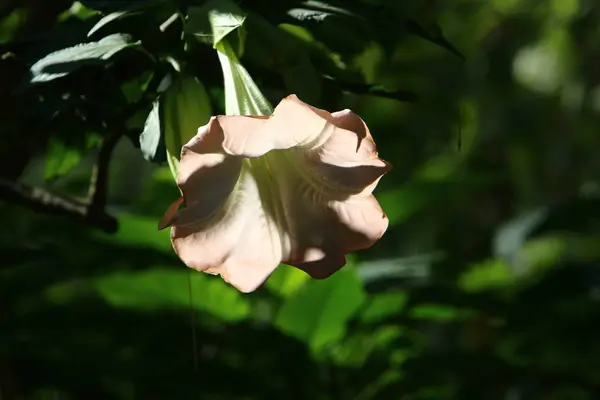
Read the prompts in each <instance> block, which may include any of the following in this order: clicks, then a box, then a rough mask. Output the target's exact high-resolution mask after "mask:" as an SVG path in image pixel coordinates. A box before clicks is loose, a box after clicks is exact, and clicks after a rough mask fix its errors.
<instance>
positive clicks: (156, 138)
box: [140, 99, 167, 163]
mask: <svg viewBox="0 0 600 400" xmlns="http://www.w3.org/2000/svg"><path fill="white" fill-rule="evenodd" d="M140 150H141V151H142V154H143V156H144V158H145V159H146V160H148V161H151V162H155V163H163V162H165V161H167V156H166V151H165V150H166V149H165V141H164V136H163V134H162V127H161V120H160V101H159V100H158V99H157V100H155V101H154V103H153V104H152V110H150V113H149V114H148V117H147V118H146V122H145V123H144V130H143V131H142V133H141V135H140Z"/></svg>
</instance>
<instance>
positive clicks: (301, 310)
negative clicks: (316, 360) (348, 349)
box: [275, 267, 365, 354]
mask: <svg viewBox="0 0 600 400" xmlns="http://www.w3.org/2000/svg"><path fill="white" fill-rule="evenodd" d="M364 301H365V292H364V289H363V286H362V283H361V281H360V280H359V279H358V277H357V276H356V274H355V272H354V270H353V269H351V268H348V267H347V268H344V269H341V270H340V271H338V272H337V273H335V274H334V275H332V276H331V277H329V278H327V279H324V280H314V281H310V282H308V283H307V284H306V285H304V286H303V287H302V288H301V289H300V290H298V291H297V292H295V293H294V294H293V295H292V296H290V297H289V298H287V299H286V301H285V302H284V303H283V305H282V307H281V309H280V310H279V312H278V314H277V316H276V318H275V325H276V326H277V327H278V328H279V329H281V330H282V331H283V332H285V333H287V334H289V335H291V336H294V337H296V338H298V339H301V340H303V341H305V342H306V343H307V344H308V345H309V346H310V348H311V350H312V351H313V353H315V354H318V353H320V352H321V351H322V350H323V349H324V348H325V347H326V346H328V345H330V344H334V343H336V342H338V341H339V340H341V339H342V338H343V337H344V334H345V331H346V323H347V322H348V321H349V320H350V318H351V317H352V316H354V314H355V313H356V312H357V311H358V309H359V308H360V306H361V305H362V304H363V302H364Z"/></svg>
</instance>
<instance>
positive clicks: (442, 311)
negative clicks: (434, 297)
mask: <svg viewBox="0 0 600 400" xmlns="http://www.w3.org/2000/svg"><path fill="white" fill-rule="evenodd" d="M474 314H475V311H473V310H469V309H464V308H456V307H452V306H448V305H445V304H436V303H428V304H420V305H418V306H415V307H413V308H412V309H411V310H410V316H411V318H414V319H424V320H430V321H436V322H440V323H445V322H452V321H460V320H463V319H466V318H469V317H472V316H473V315H474Z"/></svg>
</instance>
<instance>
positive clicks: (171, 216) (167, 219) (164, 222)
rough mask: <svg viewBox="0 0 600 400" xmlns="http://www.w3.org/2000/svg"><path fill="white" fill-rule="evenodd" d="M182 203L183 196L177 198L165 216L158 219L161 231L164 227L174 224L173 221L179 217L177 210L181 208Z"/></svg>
mask: <svg viewBox="0 0 600 400" xmlns="http://www.w3.org/2000/svg"><path fill="white" fill-rule="evenodd" d="M182 203H183V197H179V198H178V199H177V200H175V201H174V202H173V203H171V205H170V206H169V208H167V211H166V212H165V215H163V217H162V218H161V219H160V221H158V230H159V231H162V230H163V229H165V228H168V227H169V226H171V225H172V224H173V222H174V221H175V218H176V217H177V211H178V210H179V206H180V205H181V204H182Z"/></svg>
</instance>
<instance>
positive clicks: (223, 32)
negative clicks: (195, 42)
mask: <svg viewBox="0 0 600 400" xmlns="http://www.w3.org/2000/svg"><path fill="white" fill-rule="evenodd" d="M245 20H246V15H245V14H244V12H243V11H242V9H241V8H239V7H238V6H237V4H235V3H234V2H232V1H229V0H211V1H208V2H206V3H205V4H204V5H203V6H202V7H190V9H189V11H188V20H187V22H186V24H185V28H184V30H185V31H186V32H187V33H190V34H192V35H194V36H196V37H198V38H199V39H200V40H201V41H203V42H205V41H206V38H208V37H210V38H211V41H212V44H213V47H214V48H217V45H218V44H219V43H220V42H221V40H223V39H224V38H225V36H227V35H229V34H230V33H231V32H233V31H235V30H236V29H238V28H240V27H241V26H242V25H243V24H244V21H245Z"/></svg>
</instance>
